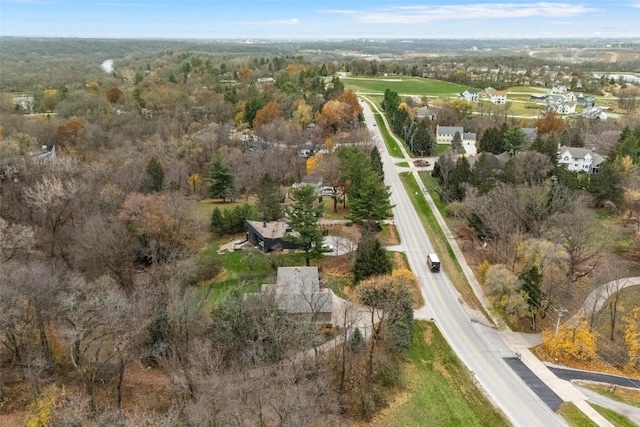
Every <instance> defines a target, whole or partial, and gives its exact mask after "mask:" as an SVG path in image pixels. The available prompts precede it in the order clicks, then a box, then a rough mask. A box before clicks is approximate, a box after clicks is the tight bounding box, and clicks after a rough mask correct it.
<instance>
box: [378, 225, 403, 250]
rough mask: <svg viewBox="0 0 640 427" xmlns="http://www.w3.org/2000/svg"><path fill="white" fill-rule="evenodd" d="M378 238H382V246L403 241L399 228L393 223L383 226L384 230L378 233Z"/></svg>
mask: <svg viewBox="0 0 640 427" xmlns="http://www.w3.org/2000/svg"><path fill="white" fill-rule="evenodd" d="M378 240H380V243H382V246H395V245H399V244H400V243H401V242H400V235H399V234H398V229H397V228H396V226H395V225H392V224H387V225H384V226H383V227H382V230H381V231H380V232H379V233H378Z"/></svg>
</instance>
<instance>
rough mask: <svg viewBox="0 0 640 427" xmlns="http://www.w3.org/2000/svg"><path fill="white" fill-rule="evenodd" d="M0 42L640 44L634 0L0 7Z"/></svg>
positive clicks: (179, 0)
mask: <svg viewBox="0 0 640 427" xmlns="http://www.w3.org/2000/svg"><path fill="white" fill-rule="evenodd" d="M0 36H38V37H102V38H170V39H280V40H289V39H334V38H341V39H343V38H349V39H353V38H375V39H388V38H394V39H405V38H412V39H422V38H493V39H509V38H563V37H578V38H593V37H595V38H622V37H625V38H626V37H629V38H640V0H612V1H607V0H598V1H592V0H589V1H583V2H562V1H553V0H552V1H545V2H533V1H518V0H512V1H498V2H489V1H484V2H482V1H480V2H479V1H473V0H449V1H442V0H437V1H419V0H404V1H402V0H400V1H389V0H367V1H364V0H320V1H305V0H280V1H278V0H225V1H219V0H0ZM0 49H1V47H0Z"/></svg>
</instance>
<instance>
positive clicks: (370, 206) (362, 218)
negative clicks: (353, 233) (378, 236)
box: [349, 172, 392, 223]
mask: <svg viewBox="0 0 640 427" xmlns="http://www.w3.org/2000/svg"><path fill="white" fill-rule="evenodd" d="M390 197H391V192H390V191H389V187H388V186H386V185H385V184H384V182H382V181H381V180H380V178H379V177H378V176H377V175H375V174H374V173H373V172H370V173H369V174H368V175H367V176H366V177H365V179H364V181H362V183H361V184H359V185H358V186H355V187H352V188H351V191H350V193H349V201H350V207H351V214H350V216H349V219H350V220H351V221H353V222H355V223H361V222H380V221H382V220H383V219H386V218H389V217H390V216H391V208H392V206H391V202H390Z"/></svg>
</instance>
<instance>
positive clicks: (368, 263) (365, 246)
mask: <svg viewBox="0 0 640 427" xmlns="http://www.w3.org/2000/svg"><path fill="white" fill-rule="evenodd" d="M392 270H393V264H392V262H391V258H390V257H389V254H387V250H386V249H385V248H384V246H382V243H380V241H379V240H378V239H377V238H375V237H374V236H373V234H369V233H367V234H364V235H363V236H362V239H361V240H360V243H358V250H357V251H356V259H355V261H354V263H353V280H354V282H355V283H359V282H361V281H363V280H364V279H366V278H368V277H372V276H382V275H385V274H391V271H392Z"/></svg>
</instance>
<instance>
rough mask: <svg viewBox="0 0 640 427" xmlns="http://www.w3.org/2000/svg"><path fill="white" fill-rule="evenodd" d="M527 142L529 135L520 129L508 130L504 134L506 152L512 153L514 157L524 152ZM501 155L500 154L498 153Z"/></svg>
mask: <svg viewBox="0 0 640 427" xmlns="http://www.w3.org/2000/svg"><path fill="white" fill-rule="evenodd" d="M526 141H527V135H526V134H525V133H524V131H523V130H522V129H520V128H519V127H517V126H516V127H512V128H511V129H508V130H507V131H506V132H505V134H504V144H503V148H504V151H507V152H509V153H511V154H512V155H513V154H514V153H515V152H517V151H520V150H522V148H523V147H524V145H525V143H526ZM498 154H499V153H498Z"/></svg>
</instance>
